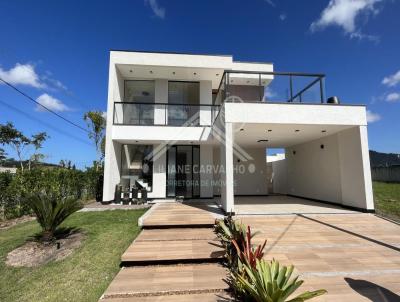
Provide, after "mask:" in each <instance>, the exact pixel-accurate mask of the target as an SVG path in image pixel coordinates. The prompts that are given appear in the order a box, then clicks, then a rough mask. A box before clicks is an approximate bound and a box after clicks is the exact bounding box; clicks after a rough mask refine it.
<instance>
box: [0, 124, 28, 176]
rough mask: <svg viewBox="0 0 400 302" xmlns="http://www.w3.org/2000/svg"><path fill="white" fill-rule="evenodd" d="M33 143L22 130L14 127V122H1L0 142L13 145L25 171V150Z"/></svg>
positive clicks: (22, 169)
mask: <svg viewBox="0 0 400 302" xmlns="http://www.w3.org/2000/svg"><path fill="white" fill-rule="evenodd" d="M30 143H31V141H30V140H29V138H27V137H26V136H25V135H24V134H23V133H22V132H21V131H19V130H17V129H16V128H15V127H14V124H13V123H11V122H7V123H6V124H5V125H1V124H0V144H2V145H8V146H10V147H12V148H13V149H14V150H15V152H16V153H17V156H18V161H19V164H20V166H21V171H22V172H23V171H24V164H23V158H22V157H23V151H24V149H25V147H26V146H28V145H29V144H30Z"/></svg>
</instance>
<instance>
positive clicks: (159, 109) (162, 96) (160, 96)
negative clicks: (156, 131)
mask: <svg viewBox="0 0 400 302" xmlns="http://www.w3.org/2000/svg"><path fill="white" fill-rule="evenodd" d="M154 90H155V91H154V99H155V100H154V102H155V103H163V104H166V103H168V80H163V79H156V80H155V81H154ZM165 110H166V108H165V106H164V105H156V106H154V124H156V125H165V123H166V122H167V121H166V118H168V116H167V115H166V114H165Z"/></svg>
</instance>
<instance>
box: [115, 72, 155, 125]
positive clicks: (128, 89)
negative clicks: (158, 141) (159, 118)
mask: <svg viewBox="0 0 400 302" xmlns="http://www.w3.org/2000/svg"><path fill="white" fill-rule="evenodd" d="M154 95H155V85H154V81H141V80H132V81H125V89H124V102H127V103H133V104H123V116H124V124H128V125H153V124H154Z"/></svg>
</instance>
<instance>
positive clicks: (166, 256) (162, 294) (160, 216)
mask: <svg viewBox="0 0 400 302" xmlns="http://www.w3.org/2000/svg"><path fill="white" fill-rule="evenodd" d="M221 216H222V213H221V212H220V210H219V208H218V207H216V206H215V205H210V204H196V205H194V204H182V203H158V204H155V205H153V207H152V208H151V209H150V210H149V211H148V212H147V213H146V214H144V215H143V216H142V217H141V219H140V221H139V224H140V225H141V226H142V228H143V230H142V232H141V233H140V234H139V236H138V237H137V238H136V239H135V240H134V241H133V242H132V244H131V245H130V246H129V247H128V249H127V250H126V251H125V252H124V254H123V255H122V257H121V266H122V268H121V271H120V272H119V273H118V274H117V276H116V277H115V278H114V280H113V281H112V282H111V284H110V286H109V287H108V289H107V290H106V292H105V293H104V294H103V296H102V298H101V299H100V301H101V302H134V301H168V302H169V301H182V302H183V301H206V302H211V301H231V298H230V294H229V292H228V289H229V286H228V284H227V282H226V278H227V273H228V272H227V270H226V268H225V267H223V265H222V264H221V262H222V260H223V256H224V250H223V248H222V247H221V246H220V242H219V240H218V239H217V238H216V235H215V234H214V232H213V226H214V222H215V219H216V218H217V217H221Z"/></svg>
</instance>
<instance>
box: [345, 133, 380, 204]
mask: <svg viewBox="0 0 400 302" xmlns="http://www.w3.org/2000/svg"><path fill="white" fill-rule="evenodd" d="M366 131H367V129H366V127H365V126H361V127H354V128H351V129H348V130H345V131H342V132H340V133H339V134H338V141H339V154H340V159H341V161H340V172H341V185H342V202H343V204H344V205H350V206H354V207H359V208H367V209H373V208H374V201H373V193H372V181H371V170H370V162H369V151H368V138H367V132H366Z"/></svg>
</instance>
